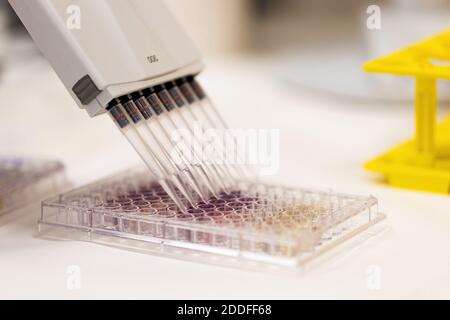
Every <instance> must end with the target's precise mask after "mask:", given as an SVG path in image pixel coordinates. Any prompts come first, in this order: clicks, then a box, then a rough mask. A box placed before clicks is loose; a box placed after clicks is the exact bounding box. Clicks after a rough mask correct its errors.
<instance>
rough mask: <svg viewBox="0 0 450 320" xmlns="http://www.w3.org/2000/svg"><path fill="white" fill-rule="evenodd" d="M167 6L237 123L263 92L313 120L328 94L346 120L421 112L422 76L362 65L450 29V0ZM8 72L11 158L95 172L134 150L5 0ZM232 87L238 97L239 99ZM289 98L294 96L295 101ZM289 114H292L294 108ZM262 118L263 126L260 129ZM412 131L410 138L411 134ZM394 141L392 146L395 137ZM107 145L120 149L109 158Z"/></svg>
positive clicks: (193, 1)
mask: <svg viewBox="0 0 450 320" xmlns="http://www.w3.org/2000/svg"><path fill="white" fill-rule="evenodd" d="M166 3H167V4H168V5H169V6H170V8H171V9H172V10H173V12H174V14H175V15H176V16H177V17H178V19H179V20H180V22H181V24H182V25H183V26H184V27H185V28H186V30H187V32H188V33H189V34H190V35H191V36H192V38H193V39H194V41H195V42H196V43H197V45H198V46H199V48H200V50H201V51H202V52H203V55H204V57H205V61H206V64H207V69H206V71H205V72H204V74H203V75H202V77H203V79H204V81H203V83H204V85H205V86H206V87H207V89H208V90H209V91H210V93H211V95H212V96H213V97H214V98H215V99H216V100H218V101H220V102H219V103H218V104H219V106H220V105H222V106H223V107H222V109H223V113H224V114H225V116H226V117H227V118H228V119H231V121H230V122H232V124H234V125H236V126H248V125H249V122H248V121H247V122H245V121H244V120H243V119H242V118H243V117H239V119H237V117H236V116H235V114H236V110H243V109H242V107H243V106H245V110H247V111H248V117H250V118H251V117H253V114H254V113H255V112H256V113H258V112H257V111H255V110H256V109H254V108H253V109H252V106H251V105H254V104H259V105H260V106H261V105H264V102H261V101H259V100H255V96H256V94H255V93H256V92H259V96H260V98H259V99H264V100H265V101H272V103H275V104H277V105H288V106H289V105H299V106H300V105H301V106H302V108H303V109H300V108H301V107H298V108H299V109H298V110H302V112H303V113H302V114H305V116H308V117H312V116H313V114H312V113H310V111H311V112H312V110H313V109H314V108H316V107H315V103H305V101H303V100H302V99H304V98H305V97H306V93H307V94H308V97H310V96H311V95H313V96H314V95H315V97H316V99H318V100H320V99H323V98H324V97H328V99H329V100H327V101H326V102H324V103H325V104H327V105H331V106H334V105H336V104H338V103H337V101H342V99H347V100H344V102H343V103H342V102H341V103H342V104H343V105H345V106H346V109H345V110H344V109H341V110H338V111H336V112H339V113H341V114H343V115H344V114H345V112H347V113H348V112H352V111H355V110H357V109H358V110H360V109H361V106H363V105H366V106H367V105H371V104H373V103H374V102H375V103H376V104H383V105H385V104H387V103H388V102H389V103H391V102H392V101H397V102H400V103H404V109H405V110H408V112H412V108H411V103H412V99H413V97H414V95H413V92H414V86H413V82H412V80H410V79H401V78H396V77H390V76H382V75H367V74H364V72H363V71H362V68H361V65H362V63H363V62H364V61H366V60H368V59H370V58H375V57H377V56H379V55H381V54H386V53H389V52H391V51H393V50H396V49H398V48H401V47H402V46H404V45H407V44H409V43H411V42H415V41H418V40H420V39H422V38H424V37H428V36H431V35H433V34H435V33H437V32H439V31H441V30H443V29H446V28H448V26H449V21H450V10H449V9H450V1H449V0H426V1H425V0H379V1H376V3H374V2H373V1H364V0H341V1H332V0H226V1H225V0H188V1H186V0H166ZM372 4H376V5H378V6H379V7H380V10H381V24H380V26H381V28H380V29H379V30H369V29H368V27H367V19H368V17H369V15H368V13H367V8H368V6H369V5H372ZM0 70H1V73H0V99H1V100H0V103H2V104H3V106H2V108H1V109H0V114H1V129H0V130H1V134H2V137H3V139H4V141H3V143H2V145H1V147H2V150H1V151H2V153H6V154H23V153H25V154H27V153H33V154H34V153H37V151H32V150H35V149H36V146H37V145H41V146H42V147H41V148H40V150H39V153H40V154H43V155H51V156H60V157H63V158H66V159H65V160H66V162H68V163H69V164H74V165H77V166H78V167H84V168H87V166H79V162H80V161H82V162H86V158H89V157H90V156H89V155H91V158H89V161H90V163H96V164H97V165H93V167H94V168H96V170H98V167H99V164H100V163H104V161H105V157H108V161H109V162H110V163H111V162H114V161H116V162H117V163H116V165H119V164H122V163H123V161H124V159H122V158H120V157H118V159H120V160H117V159H116V158H114V159H111V157H110V156H107V155H108V154H110V153H111V152H112V150H119V149H117V148H119V147H117V145H119V146H121V147H122V148H127V147H125V146H124V144H125V142H123V141H122V140H123V139H121V137H120V135H119V134H118V133H112V131H111V130H113V129H114V128H113V127H112V126H111V124H110V123H109V122H108V119H105V118H106V117H99V118H96V119H94V120H91V121H90V122H89V120H86V119H87V115H86V114H84V113H83V112H81V111H79V110H78V109H77V107H76V105H75V103H73V102H72V101H71V100H70V97H69V95H68V94H67V93H66V92H65V90H64V89H63V87H62V85H61V84H60V83H59V81H58V80H57V78H56V76H55V75H54V73H53V72H52V70H51V69H50V68H49V66H48V64H47V62H46V61H45V59H44V58H43V57H42V56H41V55H40V54H39V52H38V50H37V49H36V48H35V46H34V44H33V42H32V41H31V40H30V38H29V37H28V35H27V32H26V30H25V29H24V28H23V27H22V26H21V23H20V21H19V20H18V19H17V17H16V16H15V14H14V13H13V11H12V10H11V8H10V6H9V4H8V2H7V1H6V0H0ZM237 79H239V83H236V80H237ZM269 83H270V84H269ZM242 84H245V85H242ZM440 86H441V87H440V91H439V96H440V99H441V101H444V102H445V101H447V100H448V99H449V98H450V90H448V87H447V84H445V83H443V84H440ZM225 88H226V90H225ZM233 90H234V91H233ZM231 91H233V92H234V93H235V94H230V92H231ZM262 92H264V95H261V94H262ZM236 95H239V97H242V98H241V105H239V106H238V105H236V103H235V101H236V100H235V96H236ZM287 96H289V97H290V98H289V99H291V98H292V100H290V101H286V97H287ZM283 97H284V98H283ZM280 99H281V100H280ZM283 99H285V100H283ZM296 99H298V100H296ZM311 99H314V98H311ZM382 101H388V102H386V103H384V102H382ZM231 105H233V106H231ZM400 107H401V106H400ZM287 108H288V107H287ZM288 109H289V108H288ZM279 110H282V109H281V108H280V109H279ZM289 110H290V111H288V112H291V114H292V113H293V112H294V111H293V110H294V109H289ZM298 110H297V111H298ZM364 110H365V111H364V112H365V114H367V115H368V116H373V113H374V112H376V110H375V109H370V108H366V109H364ZM241 112H242V111H241ZM298 112H300V111H298ZM252 113H253V114H252ZM258 115H259V116H258V117H253V120H252V121H253V122H252V125H253V126H256V125H261V126H267V125H272V126H274V127H285V126H286V125H287V123H285V122H283V121H287V119H286V118H288V117H289V116H286V115H285V118H284V119H281V118H280V119H278V122H277V123H270V122H268V121H267V122H264V121H263V120H262V119H263V116H262V115H261V114H260V113H258ZM399 117H403V118H405V116H404V115H402V116H399ZM387 118H388V119H391V117H387ZM403 118H402V119H403ZM63 119H70V120H71V121H70V122H69V121H64V120H63ZM246 119H248V118H246ZM411 119H412V113H407V117H406V118H405V120H404V122H402V125H403V126H404V127H406V128H407V130H408V132H409V133H411V132H412V120H411ZM51 120H53V121H51ZM258 120H261V121H260V123H259V124H258ZM386 121H389V120H385V121H384V123H386ZM402 121H403V120H402ZM397 126H398V123H397ZM101 128H102V129H101ZM106 128H108V129H106ZM24 130H25V131H24ZM24 132H26V134H24ZM409 133H408V135H407V134H404V136H405V138H406V137H409ZM298 134H300V133H297V135H298ZM309 134H311V132H309ZM112 137H113V138H112ZM61 140H63V141H64V143H63V144H62V143H61ZM11 141H14V143H11ZM103 141H108V143H104V142H103ZM386 141H388V143H389V145H391V144H392V142H390V138H389V139H386ZM80 145H82V148H83V149H81V147H78V146H80ZM387 145H388V144H386V146H387ZM383 147H384V146H383ZM105 148H110V150H109V151H108V152H106V151H105ZM114 148H116V149H114ZM380 148H381V147H380ZM81 150H83V151H81ZM127 150H128V149H127ZM87 153H89V155H87ZM129 154H132V152H130V153H129ZM102 155H104V156H102ZM130 157H131V158H133V156H130ZM127 159H128V158H127ZM133 159H134V158H133ZM135 160H136V159H135ZM361 161H364V159H362V160H361ZM112 166H113V167H114V165H112ZM79 170H81V169H79ZM84 170H85V171H84V172H80V171H77V174H76V176H77V177H80V176H85V177H90V171H88V169H84ZM92 170H94V169H92Z"/></svg>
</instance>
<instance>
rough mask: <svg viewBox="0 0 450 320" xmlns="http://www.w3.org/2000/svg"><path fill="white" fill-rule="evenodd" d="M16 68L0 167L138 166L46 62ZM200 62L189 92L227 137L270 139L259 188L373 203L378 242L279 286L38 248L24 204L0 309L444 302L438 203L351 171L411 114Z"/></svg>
mask: <svg viewBox="0 0 450 320" xmlns="http://www.w3.org/2000/svg"><path fill="white" fill-rule="evenodd" d="M13 60H14V59H13ZM27 60H28V61H27V62H25V63H24V62H19V61H15V62H14V61H13V63H12V65H10V66H9V67H7V68H6V71H5V72H6V73H5V75H4V78H3V81H2V83H1V84H0V101H1V104H2V106H1V108H0V119H1V120H0V121H1V126H0V132H1V136H2V139H0V150H1V153H2V154H6V155H30V156H41V157H50V158H57V159H60V160H62V161H63V162H64V163H65V165H66V166H67V173H68V177H69V179H70V181H71V182H72V183H73V185H75V186H80V185H83V184H85V183H88V182H94V181H96V180H98V179H99V178H101V177H104V176H107V175H110V174H113V173H118V172H120V171H121V170H123V169H126V168H127V167H130V166H133V165H134V164H136V163H139V159H138V157H137V156H136V155H135V153H134V151H133V149H132V147H131V146H129V145H128V144H127V142H126V140H125V139H123V138H122V136H121V134H120V132H119V131H118V130H117V129H116V127H115V126H114V124H113V123H112V122H111V121H110V119H109V118H108V117H106V116H104V117H98V118H95V119H89V117H88V115H87V114H86V113H85V112H84V111H80V110H78V108H77V106H76V105H75V103H74V102H73V101H71V98H70V97H69V95H68V94H67V93H66V92H65V89H64V88H63V86H62V85H61V83H60V82H59V80H58V79H57V77H56V76H55V75H54V74H53V72H52V71H51V70H50V69H49V67H48V66H47V64H46V63H45V62H42V61H40V60H36V59H35V58H34V57H31V58H30V59H27ZM207 62H208V68H207V70H206V71H205V73H204V74H203V75H202V77H201V80H202V83H203V84H204V85H205V87H206V88H207V89H208V91H209V93H210V94H211V96H212V97H213V98H214V100H215V101H216V103H217V104H218V105H219V107H220V109H221V111H222V112H223V114H224V116H225V117H226V118H227V120H228V122H229V123H230V124H231V125H232V126H233V127H238V128H246V127H252V128H269V129H270V128H275V129H279V130H280V170H279V173H278V174H277V175H276V176H274V177H267V180H270V181H276V182H279V183H282V184H287V185H293V186H299V187H314V188H320V189H329V188H332V189H333V190H335V191H343V192H348V193H356V194H363V195H368V194H372V195H374V196H376V197H377V198H378V199H379V201H380V210H381V211H382V212H384V213H386V214H387V215H388V220H387V221H386V223H387V225H388V228H387V229H386V230H385V231H384V232H383V233H382V234H380V235H379V236H377V237H375V238H372V239H370V240H369V241H367V242H365V243H363V244H362V245H361V246H358V247H357V248H355V249H353V250H350V251H348V252H346V253H344V254H343V255H342V256H339V257H338V258H337V259H333V260H331V261H329V262H328V263H325V264H322V265H320V266H319V267H317V268H315V269H313V270H312V271H310V272H309V273H307V274H306V275H304V276H302V277H291V276H285V275H282V274H280V275H273V274H265V273H254V272H249V271H241V270H235V269H229V268H222V267H216V266H210V265H202V264H198V263H191V262H184V261H178V260H171V259H167V258H162V257H155V256H151V255H146V254H140V253H135V252H131V251H125V250H121V249H116V248H112V247H108V246H102V245H98V244H93V243H83V242H70V241H68V242H59V241H50V240H44V239H40V238H39V237H37V224H36V221H37V218H38V215H39V212H40V206H39V204H37V203H36V204H33V205H30V206H28V207H27V208H22V209H20V210H17V211H15V212H13V213H10V214H8V215H6V216H3V217H0V299H3V298H39V299H44V298H62V299H70V298H126V299H128V298H130V299H133V298H137V299H141V298H142V299H155V298H161V299H165V298H167V299H173V298H177V299H178V298H179V299H200V298H201V299H203V298H207V299H219V298H220V299H222V298H233V299H253V298H255V299H256V298H264V299H284V298H286V299H304V298H308V299H310V298H376V299H378V298H450V271H449V270H450V251H449V250H448V245H450V197H447V196H440V195H433V194H428V193H418V192H410V191H404V190H397V189H392V188H390V187H388V186H386V185H384V184H383V183H381V182H379V181H378V180H377V179H376V177H374V176H373V175H371V174H369V173H366V172H364V170H363V169H362V164H363V163H364V162H365V161H366V160H369V159H370V158H371V157H373V156H375V155H376V154H378V153H380V152H383V151H385V150H386V149H387V148H389V147H391V146H393V145H394V144H396V143H397V142H401V141H402V140H404V139H406V138H408V137H409V136H410V135H411V132H412V130H413V110H412V107H410V106H408V105H406V104H392V103H391V104H386V103H382V102H372V103H366V102H363V101H352V100H350V99H344V98H336V97H333V96H327V95H318V94H315V93H312V92H304V91H300V90H295V89H294V90H292V88H288V87H286V86H282V83H281V82H280V81H279V79H276V77H274V76H273V73H272V72H271V70H270V68H269V67H268V65H270V61H259V60H258V59H254V58H252V57H251V56H250V57H240V58H227V59H211V60H210V61H207ZM70 266H78V267H79V268H80V271H81V287H80V289H78V290H69V289H68V288H67V281H68V277H69V275H68V273H67V271H68V268H69V267H70ZM373 267H375V269H374V268H373ZM374 270H377V271H379V272H380V279H381V282H380V287H379V288H378V289H376V290H374V289H375V288H374V287H373V286H371V285H368V282H369V284H370V281H371V276H373V273H372V272H373V271H374Z"/></svg>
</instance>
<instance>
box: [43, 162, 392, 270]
mask: <svg viewBox="0 0 450 320" xmlns="http://www.w3.org/2000/svg"><path fill="white" fill-rule="evenodd" d="M384 218H385V216H384V215H383V214H381V213H379V212H378V201H377V199H375V198H373V197H361V196H352V195H346V194H338V193H333V192H320V191H314V190H302V189H294V188H285V187H279V186H272V185H265V184H252V183H247V182H241V183H239V189H237V190H234V191H232V192H230V193H227V194H225V193H222V194H221V195H220V196H219V197H218V198H212V199H210V200H209V201H207V202H202V203H199V204H198V207H197V208H190V209H188V210H187V212H180V211H179V209H178V208H177V206H176V205H175V203H174V202H173V201H172V200H171V198H170V197H169V196H168V195H167V194H166V193H165V192H164V190H163V189H162V188H161V187H160V186H159V185H158V184H157V183H156V181H152V180H151V178H150V175H149V174H148V173H147V172H146V170H145V169H134V170H130V171H128V172H126V173H124V174H121V175H118V176H116V177H113V178H109V179H106V180H103V181H100V182H98V183H94V184H91V185H88V186H86V187H83V188H80V189H77V190H74V191H72V192H69V193H66V194H62V195H60V196H57V197H55V198H53V199H50V200H47V201H44V202H43V204H42V214H41V218H40V220H39V230H40V233H41V234H42V235H43V236H44V237H50V238H57V239H77V240H86V241H92V242H97V243H103V244H107V245H114V246H119V247H123V248H128V249H133V250H138V251H144V252H151V253H153V254H157V255H163V256H169V257H174V258H179V259H184V260H194V261H201V262H206V263H213V264H218V265H226V266H235V267H242V268H245V269H247V268H250V269H254V270H262V268H266V267H268V268H275V269H277V268H289V269H292V268H293V269H296V270H300V269H302V268H300V267H302V266H304V265H306V264H307V263H308V262H310V261H312V260H315V258H317V257H319V256H321V255H322V253H325V252H327V251H329V250H330V249H332V248H334V247H336V246H337V245H338V244H341V243H343V242H345V241H346V240H349V239H351V238H355V237H356V236H357V235H359V234H362V233H364V232H365V231H366V230H367V229H369V228H370V227H372V226H373V225H375V224H377V223H378V222H380V221H381V220H383V219H384Z"/></svg>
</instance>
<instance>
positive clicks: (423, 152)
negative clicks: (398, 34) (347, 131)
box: [364, 30, 450, 194]
mask: <svg viewBox="0 0 450 320" xmlns="http://www.w3.org/2000/svg"><path fill="white" fill-rule="evenodd" d="M364 70H365V71H367V72H371V73H387V74H394V75H399V76H409V77H415V79H416V98H415V109H416V133H415V138H414V139H413V140H411V141H407V142H405V143H403V144H401V145H400V146H398V147H396V148H394V149H392V150H391V151H389V152H387V153H385V154H383V155H381V156H379V157H377V158H376V159H374V160H372V161H369V162H368V163H367V164H366V165H365V168H366V169H367V170H369V171H373V172H377V173H381V174H383V175H384V176H385V177H386V181H387V183H389V184H390V185H392V186H394V187H399V188H406V189H413V190H422V191H430V192H435V193H444V194H448V193H449V192H450V117H448V118H447V119H446V120H445V121H444V122H443V123H442V124H440V125H437V104H438V103H437V89H436V87H437V86H436V84H437V80H450V30H447V31H445V32H443V33H440V34H438V35H437V36H435V37H433V38H431V39H428V40H425V41H422V42H420V43H417V44H414V45H412V46H410V47H408V48H406V49H403V50H400V51H397V52H394V53H393V54H390V55H388V56H385V57H381V58H378V59H375V60H372V61H369V62H367V63H366V64H364Z"/></svg>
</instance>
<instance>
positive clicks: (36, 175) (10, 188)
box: [0, 157, 65, 215]
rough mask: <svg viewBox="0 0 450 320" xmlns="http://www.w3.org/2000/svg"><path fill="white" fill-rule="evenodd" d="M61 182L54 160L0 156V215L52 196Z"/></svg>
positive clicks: (62, 175)
mask: <svg viewBox="0 0 450 320" xmlns="http://www.w3.org/2000/svg"><path fill="white" fill-rule="evenodd" d="M64 183H65V171H64V166H63V165H62V164H61V163H59V162H57V161H46V160H36V159H22V158H14V157H0V215H2V214H5V213H7V212H9V211H11V210H14V209H16V208H18V207H21V206H23V205H26V204H28V203H30V202H32V201H36V200H40V199H42V198H46V197H49V196H51V195H54V194H56V193H57V192H58V190H60V187H61V186H63V185H64Z"/></svg>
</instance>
